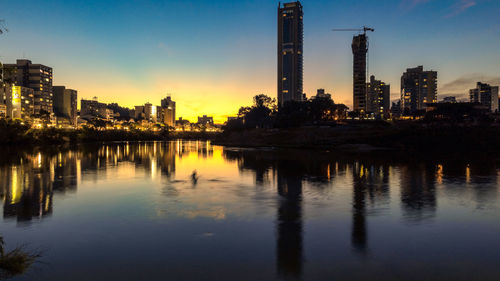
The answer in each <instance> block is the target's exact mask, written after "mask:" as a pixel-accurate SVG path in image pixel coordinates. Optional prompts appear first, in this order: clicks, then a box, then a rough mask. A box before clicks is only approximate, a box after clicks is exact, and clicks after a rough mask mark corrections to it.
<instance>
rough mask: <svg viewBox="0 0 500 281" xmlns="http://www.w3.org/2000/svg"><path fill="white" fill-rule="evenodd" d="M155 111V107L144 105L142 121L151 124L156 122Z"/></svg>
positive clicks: (156, 114)
mask: <svg viewBox="0 0 500 281" xmlns="http://www.w3.org/2000/svg"><path fill="white" fill-rule="evenodd" d="M156 109H157V106H156V105H152V104H150V103H149V102H148V103H146V104H144V119H146V120H147V121H149V122H152V123H156V122H158V112H157V110H156Z"/></svg>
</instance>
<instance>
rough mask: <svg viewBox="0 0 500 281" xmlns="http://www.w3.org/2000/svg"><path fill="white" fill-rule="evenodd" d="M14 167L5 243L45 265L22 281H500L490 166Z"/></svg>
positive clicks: (259, 160)
mask: <svg viewBox="0 0 500 281" xmlns="http://www.w3.org/2000/svg"><path fill="white" fill-rule="evenodd" d="M3 154H4V155H3V156H2V157H1V158H2V159H1V160H0V195H1V198H2V211H3V218H2V220H1V223H0V235H2V236H3V237H4V239H5V241H6V243H7V248H12V247H14V246H16V245H22V244H26V245H27V247H28V248H30V249H38V250H41V251H42V252H43V257H42V258H41V259H40V262H38V263H36V264H35V265H34V266H33V267H32V268H31V269H30V270H29V271H28V272H27V273H26V274H25V275H23V276H18V277H15V278H13V279H12V280H47V281H57V280H500V267H499V266H500V212H499V211H500V195H499V184H500V169H498V167H495V164H494V163H489V162H488V161H477V162H474V163H467V162H464V161H459V160H453V159H451V160H449V161H443V162H437V161H410V160H407V161H406V163H405V162H404V161H403V162H401V161H392V160H390V159H380V158H371V159H370V158H364V159H362V158H359V159H356V158H346V157H338V156H335V155H333V154H330V153H328V152H324V151H323V152H321V151H305V150H295V151H294V150H277V149H261V150H250V149H236V148H224V147H219V146H211V145H210V144H209V143H207V142H187V141H176V142H169V143H161V142H156V143H141V144H137V143H129V144H126V143H120V144H108V145H102V146H97V145H95V146H81V147H79V148H76V149H71V150H61V151H52V152H48V151H44V152H29V153H16V154H14V153H12V152H7V151H4V152H3ZM195 170H196V172H197V173H196V175H197V176H196V177H193V176H192V174H193V171H195Z"/></svg>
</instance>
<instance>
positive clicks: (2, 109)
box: [0, 103, 7, 118]
mask: <svg viewBox="0 0 500 281" xmlns="http://www.w3.org/2000/svg"><path fill="white" fill-rule="evenodd" d="M5 117H7V105H5V104H2V103H0V118H5Z"/></svg>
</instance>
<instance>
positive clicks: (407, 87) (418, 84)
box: [401, 66, 437, 115]
mask: <svg viewBox="0 0 500 281" xmlns="http://www.w3.org/2000/svg"><path fill="white" fill-rule="evenodd" d="M436 102H437V72H436V71H424V68H423V66H418V67H416V68H408V69H407V70H406V72H405V73H403V75H402V76H401V111H402V113H403V114H405V115H410V114H414V113H416V112H418V111H421V110H425V109H426V107H427V106H426V104H428V103H436Z"/></svg>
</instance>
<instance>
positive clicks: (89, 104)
mask: <svg viewBox="0 0 500 281" xmlns="http://www.w3.org/2000/svg"><path fill="white" fill-rule="evenodd" d="M80 107H81V108H80V117H81V118H84V119H88V120H90V119H93V118H96V117H100V118H104V117H106V116H102V114H103V113H104V114H105V115H106V113H107V111H106V104H105V103H100V102H98V101H97V97H94V99H93V100H84V99H82V100H81V102H80Z"/></svg>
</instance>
